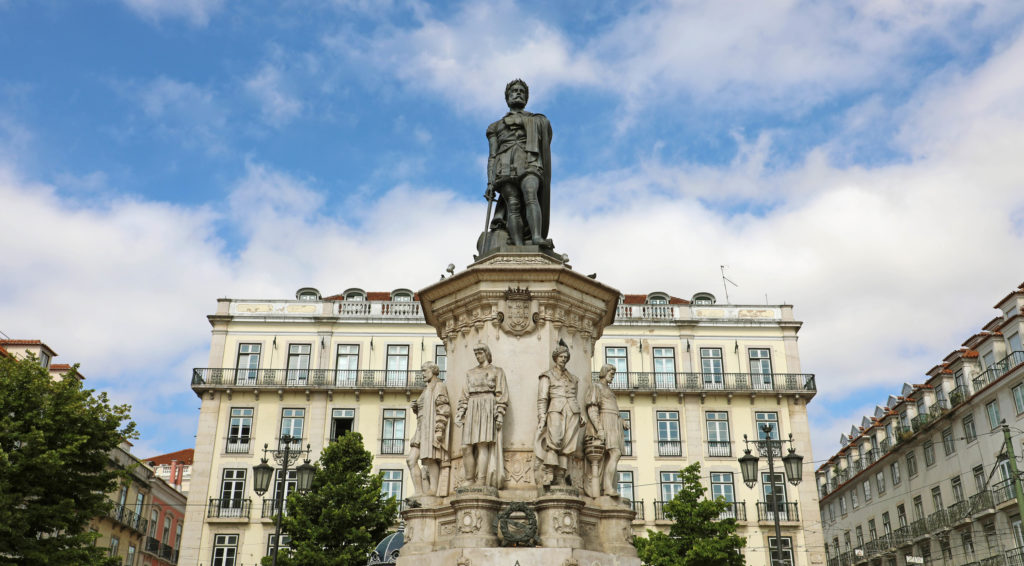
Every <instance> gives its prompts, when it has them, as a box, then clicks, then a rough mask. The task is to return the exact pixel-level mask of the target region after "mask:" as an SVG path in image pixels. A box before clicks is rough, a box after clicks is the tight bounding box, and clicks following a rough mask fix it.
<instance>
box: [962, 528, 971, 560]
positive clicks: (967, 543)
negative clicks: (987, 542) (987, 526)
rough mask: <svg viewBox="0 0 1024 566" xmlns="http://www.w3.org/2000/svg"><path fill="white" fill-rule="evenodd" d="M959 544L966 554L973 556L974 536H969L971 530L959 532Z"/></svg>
mask: <svg viewBox="0 0 1024 566" xmlns="http://www.w3.org/2000/svg"><path fill="white" fill-rule="evenodd" d="M960 544H961V545H963V547H964V554H965V555H966V556H969V557H970V556H974V537H973V536H971V531H962V532H961V533H960Z"/></svg>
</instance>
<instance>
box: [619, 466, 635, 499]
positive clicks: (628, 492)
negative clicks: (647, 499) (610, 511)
mask: <svg viewBox="0 0 1024 566" xmlns="http://www.w3.org/2000/svg"><path fill="white" fill-rule="evenodd" d="M617 477H618V488H619V496H620V497H622V498H624V499H628V500H630V501H633V499H634V496H635V493H634V491H633V472H617Z"/></svg>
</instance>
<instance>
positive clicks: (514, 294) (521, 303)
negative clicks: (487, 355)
mask: <svg viewBox="0 0 1024 566" xmlns="http://www.w3.org/2000/svg"><path fill="white" fill-rule="evenodd" d="M532 306H533V302H532V297H531V295H530V289H528V288H527V289H521V288H519V287H516V288H515V289H513V288H512V287H509V288H508V290H506V291H505V312H503V313H502V315H503V320H502V325H503V326H504V327H505V331H506V332H508V333H509V334H512V335H514V336H522V335H523V334H526V333H528V332H531V331H532V330H533V329H534V327H535V326H536V323H535V322H534V320H533V314H534V313H533V308H532Z"/></svg>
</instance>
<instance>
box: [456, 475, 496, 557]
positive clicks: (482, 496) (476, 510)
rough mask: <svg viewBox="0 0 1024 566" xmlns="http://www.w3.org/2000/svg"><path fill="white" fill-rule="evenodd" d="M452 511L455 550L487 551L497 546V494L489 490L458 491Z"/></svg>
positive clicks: (476, 488)
mask: <svg viewBox="0 0 1024 566" xmlns="http://www.w3.org/2000/svg"><path fill="white" fill-rule="evenodd" d="M452 508H453V509H455V536H454V537H452V540H451V546H453V547H455V548H488V547H492V546H498V533H497V530H496V529H495V525H497V523H498V510H499V509H500V508H501V500H500V499H498V490H497V489H494V488H491V487H471V488H460V489H458V490H457V491H456V493H455V497H454V498H453V499H452Z"/></svg>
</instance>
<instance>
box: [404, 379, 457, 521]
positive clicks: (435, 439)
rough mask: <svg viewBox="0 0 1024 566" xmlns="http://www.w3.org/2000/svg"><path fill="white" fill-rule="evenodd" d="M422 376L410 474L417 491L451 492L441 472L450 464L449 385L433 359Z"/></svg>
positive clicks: (415, 403)
mask: <svg viewBox="0 0 1024 566" xmlns="http://www.w3.org/2000/svg"><path fill="white" fill-rule="evenodd" d="M422 369H423V379H424V381H425V382H426V387H424V388H423V392H422V393H420V396H419V398H417V399H416V400H415V401H413V402H412V412H413V414H415V415H416V432H415V433H414V434H413V437H412V441H411V442H410V443H409V446H410V450H409V457H408V459H407V460H406V463H407V464H408V466H409V472H410V478H411V479H412V484H413V488H414V489H415V492H416V493H417V494H425V495H441V496H445V495H448V482H447V481H441V478H442V476H444V477H445V478H447V476H448V474H447V473H445V472H447V471H448V470H449V469H450V468H451V452H450V449H451V448H450V447H451V435H450V430H449V428H450V427H449V422H450V420H451V413H452V408H451V403H450V401H449V397H448V388H447V386H446V385H445V383H444V382H443V381H441V380H440V379H438V375H439V374H440V371H441V370H440V368H438V366H437V364H435V363H434V362H429V361H428V362H424V363H423V366H422ZM407 536H408V535H407Z"/></svg>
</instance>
